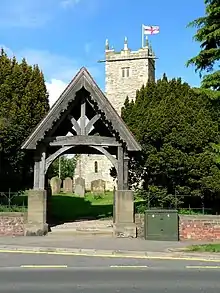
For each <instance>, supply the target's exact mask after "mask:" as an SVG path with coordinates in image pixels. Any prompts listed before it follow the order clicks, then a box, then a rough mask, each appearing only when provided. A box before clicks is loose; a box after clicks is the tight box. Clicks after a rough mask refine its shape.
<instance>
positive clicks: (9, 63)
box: [0, 50, 49, 190]
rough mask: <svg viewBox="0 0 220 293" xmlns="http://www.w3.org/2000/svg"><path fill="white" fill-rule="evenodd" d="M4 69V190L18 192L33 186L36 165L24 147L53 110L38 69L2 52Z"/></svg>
mask: <svg viewBox="0 0 220 293" xmlns="http://www.w3.org/2000/svg"><path fill="white" fill-rule="evenodd" d="M0 69H1V70H0V71H1V73H0V102H1V104H0V147H1V148H0V152H1V153H0V156H1V161H0V164H1V166H0V176H1V186H0V188H1V189H3V190H6V189H7V188H11V189H17V188H22V187H23V185H24V184H27V183H29V179H28V178H27V176H30V175H31V173H30V170H31V169H30V168H31V165H32V160H31V157H30V156H29V154H24V153H23V152H22V151H21V144H22V142H23V141H24V140H25V139H26V137H27V136H28V135H29V134H30V132H31V131H32V130H33V128H34V127H35V126H36V125H37V124H38V123H39V121H40V120H41V119H42V117H43V116H44V115H45V113H46V112H47V111H48V110H49V99H48V93H47V90H46V86H45V82H44V76H43V74H42V72H41V71H40V70H39V68H38V66H33V67H31V66H29V65H28V64H27V62H26V61H25V59H23V60H22V62H21V63H18V62H17V60H16V58H15V57H13V58H12V59H10V58H9V57H8V56H7V55H6V53H5V52H4V50H1V55H0ZM12 182H13V186H12Z"/></svg>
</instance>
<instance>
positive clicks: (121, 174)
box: [117, 146, 124, 190]
mask: <svg viewBox="0 0 220 293" xmlns="http://www.w3.org/2000/svg"><path fill="white" fill-rule="evenodd" d="M117 179H118V190H124V150H123V147H122V146H119V147H118V174H117Z"/></svg>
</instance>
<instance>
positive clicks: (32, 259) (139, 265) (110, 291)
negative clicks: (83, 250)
mask: <svg viewBox="0 0 220 293" xmlns="http://www.w3.org/2000/svg"><path fill="white" fill-rule="evenodd" d="M219 276H220V263H211V262H210V263H208V262H205V263H204V262H195V261H180V260H169V261H168V260H141V259H139V260H138V259H125V258H124V259H119V258H117V259H113V258H100V257H81V256H61V255H40V254H14V253H1V254H0V292H1V293H12V292H22V293H30V292H31V293H40V292H41V293H42V292H43V293H44V292H45V293H50V292H53V293H58V292H59V293H60V292H62V293H75V292H76V293H87V292H88V293H103V292H104V293H116V292H117V293H125V292H126V293H133V292H137V293H146V292H147V293H165V292H167V293H176V292H178V293H186V292H190V293H206V292H207V293H216V292H219V291H220V278H219Z"/></svg>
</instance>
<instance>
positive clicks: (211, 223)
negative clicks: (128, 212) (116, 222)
mask: <svg viewBox="0 0 220 293" xmlns="http://www.w3.org/2000/svg"><path fill="white" fill-rule="evenodd" d="M135 222H136V225H137V236H138V237H140V238H143V237H144V215H143V214H136V215H135ZM179 238H180V240H204V241H214V240H220V216H209V215H204V216H196V215H193V216H192V215H180V216H179Z"/></svg>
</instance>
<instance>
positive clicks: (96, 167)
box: [94, 161, 98, 173]
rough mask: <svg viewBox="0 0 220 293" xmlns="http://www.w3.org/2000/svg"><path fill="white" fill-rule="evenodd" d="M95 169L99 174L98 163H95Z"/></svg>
mask: <svg viewBox="0 0 220 293" xmlns="http://www.w3.org/2000/svg"><path fill="white" fill-rule="evenodd" d="M94 169H95V173H98V162H97V161H95V163H94Z"/></svg>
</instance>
